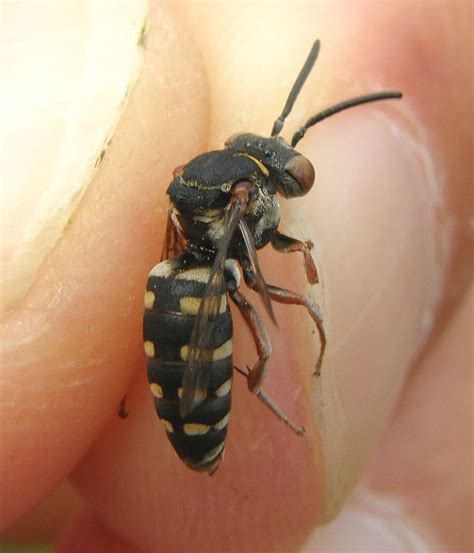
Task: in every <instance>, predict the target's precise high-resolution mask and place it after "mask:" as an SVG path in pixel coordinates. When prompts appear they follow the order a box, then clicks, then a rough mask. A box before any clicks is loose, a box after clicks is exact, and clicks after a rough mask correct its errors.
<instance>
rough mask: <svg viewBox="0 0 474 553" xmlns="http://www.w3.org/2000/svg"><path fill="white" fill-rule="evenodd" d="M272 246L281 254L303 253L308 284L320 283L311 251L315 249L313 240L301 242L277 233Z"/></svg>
mask: <svg viewBox="0 0 474 553" xmlns="http://www.w3.org/2000/svg"><path fill="white" fill-rule="evenodd" d="M272 246H273V247H274V248H275V250H276V251H277V252H280V253H291V252H301V253H302V254H303V263H304V270H305V271H306V278H307V279H308V282H309V283H310V284H316V283H317V282H319V277H318V270H317V269H316V265H315V264H314V260H313V256H312V255H311V250H312V249H313V247H314V245H313V243H312V242H311V240H306V242H301V240H297V239H296V238H292V237H291V236H286V235H285V234H281V232H278V231H276V232H275V234H274V235H273V238H272Z"/></svg>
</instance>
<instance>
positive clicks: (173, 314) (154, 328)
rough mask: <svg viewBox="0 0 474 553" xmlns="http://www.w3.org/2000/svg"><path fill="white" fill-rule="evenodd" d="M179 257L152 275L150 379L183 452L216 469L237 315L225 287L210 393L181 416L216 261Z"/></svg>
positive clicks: (147, 334) (194, 462) (196, 465)
mask: <svg viewBox="0 0 474 553" xmlns="http://www.w3.org/2000/svg"><path fill="white" fill-rule="evenodd" d="M179 260H180V258H177V259H174V260H170V261H164V262H162V263H159V264H158V265H157V266H156V267H155V268H154V269H153V270H152V271H151V273H150V275H149V277H148V281H147V287H146V292H145V315H144V320H143V337H144V341H145V351H146V354H147V357H148V360H147V373H148V381H149V383H150V389H151V391H152V393H153V395H154V399H155V407H156V411H157V413H158V416H159V417H160V419H161V420H162V421H163V423H164V425H165V429H166V433H167V436H168V439H169V440H170V442H171V444H172V445H173V447H174V449H175V450H176V452H177V454H178V455H179V457H181V459H182V460H183V461H184V462H185V463H186V464H187V465H188V466H189V467H190V468H192V469H195V470H199V471H207V472H213V470H215V468H216V467H217V464H218V463H219V461H220V459H221V458H222V454H223V450H224V444H225V438H226V434H227V423H228V420H229V413H230V405H231V394H230V391H231V386H232V367H233V365H232V319H231V316H230V311H229V308H228V306H227V298H226V296H225V292H226V291H225V288H223V289H222V295H223V297H222V301H221V310H220V312H219V315H218V319H217V321H216V323H217V324H216V325H215V328H216V332H215V333H214V337H213V342H212V343H211V349H212V350H213V365H212V373H211V378H210V383H209V388H208V393H207V397H206V399H205V400H204V401H203V402H202V403H201V404H199V405H198V406H196V407H195V408H194V409H193V410H192V411H191V412H190V413H189V414H188V415H187V416H186V417H185V418H181V416H180V414H179V404H180V397H181V393H182V380H183V372H184V368H185V364H186V356H187V350H188V347H189V346H188V345H189V341H190V339H191V333H192V330H193V327H194V321H195V317H196V313H197V310H198V308H199V303H200V301H201V299H202V297H203V295H204V290H205V287H206V283H207V280H208V279H209V274H210V270H211V267H209V266H207V265H204V266H199V267H194V268H191V269H186V268H182V267H181V266H180V263H179Z"/></svg>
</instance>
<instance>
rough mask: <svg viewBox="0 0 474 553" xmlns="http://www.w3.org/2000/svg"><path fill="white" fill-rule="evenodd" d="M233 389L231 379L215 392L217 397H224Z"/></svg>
mask: <svg viewBox="0 0 474 553" xmlns="http://www.w3.org/2000/svg"><path fill="white" fill-rule="evenodd" d="M231 388H232V378H229V380H226V381H225V382H224V384H221V385H220V386H219V388H217V390H216V391H215V392H214V394H215V395H216V396H217V397H223V396H226V395H227V394H228V393H229V392H230V390H231Z"/></svg>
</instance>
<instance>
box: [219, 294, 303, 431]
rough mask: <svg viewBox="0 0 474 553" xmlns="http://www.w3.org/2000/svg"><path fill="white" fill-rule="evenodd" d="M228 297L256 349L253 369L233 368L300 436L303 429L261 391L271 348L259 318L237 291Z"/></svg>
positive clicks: (251, 389)
mask: <svg viewBox="0 0 474 553" xmlns="http://www.w3.org/2000/svg"><path fill="white" fill-rule="evenodd" d="M229 295H230V297H231V299H232V301H233V302H234V303H235V305H236V306H237V307H238V309H239V311H240V312H241V314H242V316H243V318H244V320H245V322H246V323H247V326H248V327H249V329H250V331H251V332H252V336H253V338H254V341H255V347H256V348H257V355H258V359H257V361H256V363H255V365H254V367H253V369H249V368H248V367H247V371H248V372H244V371H242V370H241V369H239V368H238V367H234V368H235V369H236V371H237V372H239V373H240V374H241V375H243V376H245V378H246V379H247V386H248V388H249V390H250V391H251V392H252V393H253V394H255V395H256V396H257V397H258V399H259V400H260V401H261V402H262V403H263V404H264V405H265V406H266V407H268V409H270V411H272V413H274V414H275V415H276V416H277V417H278V418H279V419H280V420H281V421H282V422H284V423H285V424H286V425H287V426H288V427H289V428H290V429H291V430H293V432H295V433H296V434H298V435H299V436H302V435H303V434H304V433H305V428H304V427H302V426H297V425H295V424H294V423H293V422H292V421H290V420H289V418H288V417H287V416H286V415H285V413H284V412H283V411H282V410H281V409H280V408H279V407H278V406H277V405H275V403H274V402H273V401H272V400H271V399H270V398H269V397H268V396H267V394H265V392H264V391H263V390H262V389H261V385H262V382H263V379H264V377H265V374H266V371H267V364H268V359H269V358H270V355H271V353H272V346H271V344H270V339H269V338H268V334H267V331H266V330H265V327H264V326H263V324H262V322H261V320H260V317H259V316H258V314H257V312H256V311H255V309H254V307H253V306H252V305H251V304H250V303H249V302H248V301H247V299H246V298H245V296H244V295H243V294H241V293H240V292H239V291H237V290H229Z"/></svg>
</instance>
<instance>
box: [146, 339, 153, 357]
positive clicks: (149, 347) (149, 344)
mask: <svg viewBox="0 0 474 553" xmlns="http://www.w3.org/2000/svg"><path fill="white" fill-rule="evenodd" d="M144 346H145V353H146V356H147V357H155V345H154V344H153V342H150V340H147V341H146V342H145V344H144Z"/></svg>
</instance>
